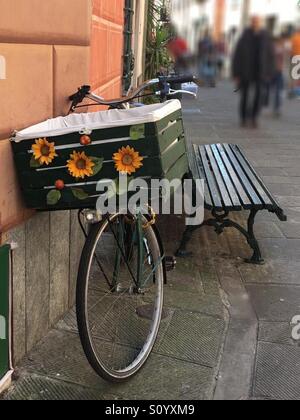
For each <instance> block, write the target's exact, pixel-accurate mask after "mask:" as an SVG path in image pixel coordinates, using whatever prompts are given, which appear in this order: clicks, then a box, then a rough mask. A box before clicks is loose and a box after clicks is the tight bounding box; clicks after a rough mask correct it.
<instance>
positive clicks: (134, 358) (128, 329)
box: [77, 214, 164, 382]
mask: <svg viewBox="0 0 300 420" xmlns="http://www.w3.org/2000/svg"><path fill="white" fill-rule="evenodd" d="M163 286H164V270H163V256H162V255H161V250H160V246H159V241H158V238H157V235H156V233H155V230H154V229H153V227H152V226H151V225H150V224H148V223H147V219H146V218H145V217H144V216H132V215H127V216H125V215H121V214H117V215H113V216H111V217H109V218H108V219H107V220H105V221H104V222H102V223H100V224H97V225H94V226H92V229H91V231H90V233H89V236H88V239H87V242H86V245H85V247H84V250H83V253H82V258H81V263H80V268H79V275H78V283H77V320H78V328H79V334H80V338H81V342H82V345H83V348H84V351H85V354H86V356H87V358H88V361H89V362H90V364H91V366H92V367H93V368H94V370H95V371H96V372H97V373H98V374H99V375H100V376H102V377H103V378H104V379H106V380H109V381H114V382H122V381H125V380H128V379H129V378H130V377H132V376H133V375H135V374H136V373H137V372H138V371H139V370H140V369H141V367H142V366H143V365H144V364H145V362H146V361H147V359H148V357H149V355H150V353H151V351H152V349H153V346H154V344H155V341H156V338H157V334H158V330H159V325H160V321H161V315H162V308H163Z"/></svg>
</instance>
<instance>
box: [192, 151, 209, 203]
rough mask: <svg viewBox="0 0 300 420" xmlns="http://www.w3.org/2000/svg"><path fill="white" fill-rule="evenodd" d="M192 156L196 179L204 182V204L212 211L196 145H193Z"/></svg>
mask: <svg viewBox="0 0 300 420" xmlns="http://www.w3.org/2000/svg"><path fill="white" fill-rule="evenodd" d="M194 156H195V160H194V165H195V166H196V168H197V178H196V179H203V180H204V199H205V204H206V207H208V208H209V209H212V208H213V207H214V203H213V201H212V197H211V194H210V190H209V186H208V183H207V180H206V177H205V171H204V168H203V164H202V160H201V157H200V154H199V148H198V146H196V145H194Z"/></svg>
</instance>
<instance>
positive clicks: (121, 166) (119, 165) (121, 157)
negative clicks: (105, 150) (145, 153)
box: [113, 146, 144, 175]
mask: <svg viewBox="0 0 300 420" xmlns="http://www.w3.org/2000/svg"><path fill="white" fill-rule="evenodd" d="M113 160H114V162H115V164H116V165H115V166H116V170H117V171H118V172H122V173H126V174H128V175H131V174H133V173H134V172H136V171H137V169H139V168H141V167H142V166H143V164H142V161H143V160H144V158H142V157H141V156H140V154H139V152H136V151H135V150H134V149H133V148H131V147H130V146H127V147H122V149H120V150H119V152H118V153H115V154H114V155H113Z"/></svg>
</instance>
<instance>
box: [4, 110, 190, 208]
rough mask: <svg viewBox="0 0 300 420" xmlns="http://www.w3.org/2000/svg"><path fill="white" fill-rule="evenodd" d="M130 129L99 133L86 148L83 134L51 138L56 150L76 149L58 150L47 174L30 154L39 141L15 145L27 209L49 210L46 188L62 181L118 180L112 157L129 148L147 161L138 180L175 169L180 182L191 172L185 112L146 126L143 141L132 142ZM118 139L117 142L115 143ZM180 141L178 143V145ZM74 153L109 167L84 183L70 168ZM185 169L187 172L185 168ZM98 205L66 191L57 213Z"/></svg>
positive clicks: (92, 188)
mask: <svg viewBox="0 0 300 420" xmlns="http://www.w3.org/2000/svg"><path fill="white" fill-rule="evenodd" d="M130 129H131V126H127V127H119V128H113V129H104V130H95V131H94V132H93V133H92V134H91V136H90V137H91V139H92V144H91V145H90V146H86V147H82V146H81V145H80V137H81V135H80V134H79V133H71V134H69V135H66V136H59V137H51V138H48V139H49V141H52V142H54V143H55V145H56V146H68V145H70V146H71V145H74V146H71V147H70V148H67V149H58V148H56V152H57V154H58V157H56V158H55V159H54V161H53V162H52V164H51V165H49V166H46V165H44V166H43V167H42V168H40V169H46V170H39V169H33V168H30V160H31V158H32V153H28V152H29V151H31V147H32V145H33V144H34V142H35V139H32V140H26V141H23V142H21V143H15V142H12V146H13V150H14V155H15V162H16V166H17V169H18V175H19V179H20V183H21V187H22V191H23V193H24V198H25V202H26V204H27V206H28V207H32V208H36V209H43V210H46V209H47V204H46V202H47V200H46V197H47V194H48V192H49V190H45V189H44V187H54V184H55V182H56V181H57V180H58V179H62V180H63V181H64V182H65V184H68V185H69V184H70V185H74V184H76V183H78V182H97V181H99V180H101V179H104V178H109V179H115V178H117V177H118V172H117V171H116V169H115V164H114V162H113V161H112V157H113V154H114V153H116V152H118V150H119V149H120V148H122V147H126V146H130V147H133V148H134V149H135V150H136V151H138V152H139V153H140V155H141V156H143V157H144V161H143V167H142V168H141V169H140V170H138V171H137V173H136V174H135V176H137V177H152V178H159V179H161V178H164V177H165V176H166V174H167V172H169V171H170V169H171V168H172V176H174V177H175V178H180V177H182V176H183V175H184V173H185V172H186V171H187V170H186V167H187V165H188V163H187V156H186V147H185V139H184V127H183V122H182V112H181V110H180V111H176V112H175V113H173V114H172V115H169V116H167V117H166V118H164V119H162V120H161V121H159V122H158V123H150V124H145V137H142V138H141V139H139V140H131V139H128V138H129V137H130ZM120 138H125V140H123V141H118V139H120ZM114 139H116V141H113V140H114ZM102 140H103V141H104V140H109V142H108V143H104V142H103V144H95V143H94V142H96V141H102ZM176 140H178V141H177V142H176ZM73 151H77V152H79V151H80V152H83V151H84V152H85V153H86V155H87V156H91V157H99V158H103V159H104V160H105V163H104V164H103V168H102V170H101V171H100V172H99V173H98V174H97V175H96V176H94V177H89V178H85V179H84V180H76V179H74V178H73V177H72V176H71V175H70V174H69V172H68V170H67V168H66V163H67V160H69V159H70V155H71V153H73ZM177 161H180V162H182V165H181V166H179V167H178V170H177V171H176V169H177V168H176V165H174V164H175V163H176V162H177ZM183 166H184V168H182V167H183ZM183 172H184V173H183ZM95 191H96V186H95V185H93V186H89V187H87V192H88V193H89V194H95ZM95 201H96V199H95V198H89V199H87V200H86V201H85V202H84V204H83V203H82V202H80V200H78V198H75V197H74V196H73V194H72V192H71V191H70V190H69V191H68V189H66V190H64V197H63V199H61V200H60V202H59V203H58V204H57V205H55V209H56V208H57V209H62V208H66V209H68V208H82V207H89V206H91V207H94V206H95Z"/></svg>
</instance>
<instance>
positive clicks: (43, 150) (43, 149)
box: [31, 138, 57, 165]
mask: <svg viewBox="0 0 300 420" xmlns="http://www.w3.org/2000/svg"><path fill="white" fill-rule="evenodd" d="M31 149H32V151H33V157H34V159H35V160H36V161H38V162H39V163H40V164H41V165H43V164H44V163H45V164H46V165H49V164H50V163H51V162H52V161H53V160H54V158H55V157H57V154H56V152H55V143H49V142H48V140H47V139H46V138H43V139H38V140H36V141H35V144H33V145H32V147H31Z"/></svg>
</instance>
